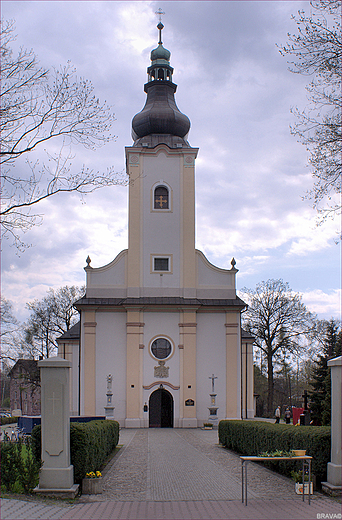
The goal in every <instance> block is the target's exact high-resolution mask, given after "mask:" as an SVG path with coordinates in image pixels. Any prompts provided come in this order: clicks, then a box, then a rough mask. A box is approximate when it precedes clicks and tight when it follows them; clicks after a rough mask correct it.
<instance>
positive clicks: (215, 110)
mask: <svg viewBox="0 0 342 520" xmlns="http://www.w3.org/2000/svg"><path fill="white" fill-rule="evenodd" d="M159 7H161V8H162V9H163V10H164V11H165V13H166V14H165V16H164V17H163V23H164V25H165V29H164V31H163V43H164V46H165V47H166V48H167V49H169V50H170V51H171V65H172V66H173V67H174V75H173V81H174V82H175V83H176V84H177V85H178V88H177V92H176V102H177V105H178V107H179V109H180V110H181V112H183V113H185V114H186V115H187V116H188V117H189V118H190V120H191V130H190V134H189V142H190V144H191V146H193V147H199V155H198V159H197V162H196V229H197V231H196V247H197V248H198V249H200V250H202V251H203V252H204V254H205V255H206V256H207V258H208V259H209V261H210V262H212V263H213V264H215V265H217V266H218V267H222V268H230V261H231V259H232V257H233V256H234V257H235V259H236V267H237V268H238V269H239V273H238V274H237V286H238V288H239V289H241V288H242V287H249V288H254V287H255V285H256V284H257V283H258V282H260V281H262V280H267V279H269V278H282V279H283V280H284V281H287V282H289V284H290V286H291V288H292V289H293V290H294V291H296V292H300V293H302V295H303V301H304V303H305V304H306V305H307V307H308V309H309V310H311V311H313V312H317V313H318V315H319V317H320V318H327V319H329V318H330V317H332V316H334V317H336V318H339V317H340V295H341V289H340V287H341V284H340V245H336V243H335V241H336V238H337V236H338V230H339V220H338V221H335V222H334V221H328V222H327V223H325V224H324V225H322V226H320V227H316V213H315V211H314V210H313V209H311V207H310V202H309V201H303V200H302V197H303V196H304V195H305V192H306V191H307V190H308V189H310V187H311V186H312V178H311V175H310V173H309V170H308V168H307V166H306V164H307V155H306V151H305V148H304V147H303V146H302V145H301V144H299V143H297V142H296V139H295V138H294V137H293V136H291V134H290V131H289V127H290V125H291V124H293V123H294V122H295V119H294V116H293V115H292V114H291V113H290V109H291V107H295V106H298V107H299V108H301V109H303V108H305V106H306V105H307V100H306V91H305V85H306V84H307V83H308V78H305V77H302V76H299V75H295V74H291V73H290V72H289V71H288V65H287V62H286V59H285V58H283V57H282V56H281V55H280V54H279V51H278V49H277V47H276V43H278V44H284V43H286V41H287V33H288V32H291V33H294V32H296V24H295V22H294V21H293V20H291V14H296V12H297V11H298V9H301V8H303V9H304V10H305V11H307V12H309V9H310V5H309V2H302V1H293V2H291V1H285V2H282V1H263V2H259V1H219V2H205V1H199V2H196V1H191V2H183V1H173V2H149V1H139V2H129V1H125V2H120V1H114V2H112V1H82V0H80V1H75V2H74V1H66V2H63V1H36V2H33V1H32V2H31V1H24V2H17V1H3V2H2V4H1V8H2V18H3V19H5V20H6V19H13V20H15V23H16V34H17V41H16V43H15V44H14V47H15V48H19V47H20V46H24V47H26V48H28V49H31V48H32V49H33V50H34V52H35V53H36V55H37V56H38V58H39V60H40V63H41V65H42V66H43V67H58V66H59V65H64V64H66V63H67V61H68V60H69V61H71V63H72V64H73V65H74V66H75V67H76V68H77V73H78V75H79V76H82V77H85V78H87V79H89V80H91V82H92V83H93V85H94V88H95V93H96V96H98V97H100V99H101V100H106V101H107V102H108V103H109V104H111V105H113V106H114V111H115V114H116V122H115V123H114V127H113V132H114V133H115V135H116V136H117V139H116V141H115V142H111V143H110V144H108V145H106V146H105V147H103V148H101V149H99V150H97V151H96V152H89V151H88V150H84V149H83V148H82V147H81V146H77V147H75V148H74V152H75V154H76V162H75V167H76V166H77V164H80V165H81V164H83V163H84V164H86V166H88V167H92V168H95V169H100V170H102V171H105V170H106V168H107V167H109V166H114V167H115V169H116V170H117V171H122V170H124V168H125V161H124V147H125V146H131V144H132V139H131V121H132V118H133V116H134V115H135V114H136V113H137V112H139V111H140V110H141V109H142V108H143V106H144V103H145V99H146V94H145V93H144V91H143V86H144V83H145V82H146V79H147V75H146V68H147V67H148V66H149V65H150V59H149V56H150V51H151V50H152V49H153V48H155V47H156V44H157V41H158V31H157V29H156V24H157V22H158V19H157V17H156V15H155V11H156V10H157V9H158V8H159ZM36 158H40V153H37V157H36ZM127 194H128V188H127V187H112V188H104V189H102V190H100V191H97V192H96V193H93V194H91V195H88V196H87V198H86V201H85V202H86V203H85V204H84V203H82V202H81V201H80V198H79V197H78V196H77V195H61V196H56V197H54V198H53V199H50V200H46V201H45V202H43V203H41V204H40V206H39V208H37V210H38V209H39V212H41V213H44V221H43V223H42V225H41V226H39V227H36V228H34V229H32V230H31V231H30V232H28V233H27V234H26V235H25V237H24V240H25V241H26V242H28V243H32V244H33V247H31V248H30V249H28V250H27V251H26V252H25V253H23V254H21V255H20V256H18V255H17V254H16V250H15V248H13V247H10V246H9V243H7V242H6V241H4V242H3V244H2V249H3V251H2V294H3V295H4V296H5V297H6V298H8V299H9V300H11V301H12V302H13V304H14V310H15V313H16V315H17V317H18V318H19V319H20V320H24V319H26V317H27V315H28V312H27V310H25V304H26V302H28V301H32V300H34V299H35V298H42V297H43V296H44V295H45V293H46V291H47V290H48V288H49V287H54V288H58V287H60V286H62V285H66V284H68V285H82V284H84V282H85V273H84V270H83V267H84V266H85V265H86V262H85V260H86V257H87V255H89V256H90V257H91V260H92V266H93V267H100V266H102V265H105V264H107V263H109V262H110V261H111V260H113V258H114V257H115V256H116V255H117V254H118V253H119V252H120V251H121V250H122V249H125V248H126V247H127Z"/></svg>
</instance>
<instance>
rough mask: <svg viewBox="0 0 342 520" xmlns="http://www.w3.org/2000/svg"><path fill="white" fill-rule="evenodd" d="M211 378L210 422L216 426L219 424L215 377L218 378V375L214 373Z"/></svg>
mask: <svg viewBox="0 0 342 520" xmlns="http://www.w3.org/2000/svg"><path fill="white" fill-rule="evenodd" d="M209 379H211V394H210V406H208V410H209V414H210V415H209V419H208V422H209V423H211V424H212V425H213V426H214V427H217V426H218V416H217V410H218V406H216V396H217V394H215V379H218V377H217V376H214V374H212V375H211V377H209Z"/></svg>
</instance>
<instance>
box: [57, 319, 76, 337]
mask: <svg viewBox="0 0 342 520" xmlns="http://www.w3.org/2000/svg"><path fill="white" fill-rule="evenodd" d="M79 337H80V322H79V321H78V322H77V323H76V324H75V325H73V326H72V327H70V329H69V330H67V331H66V332H64V334H62V336H59V337H58V338H57V342H59V341H66V340H70V339H78V338H79Z"/></svg>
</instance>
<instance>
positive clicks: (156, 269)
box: [126, 21, 198, 298]
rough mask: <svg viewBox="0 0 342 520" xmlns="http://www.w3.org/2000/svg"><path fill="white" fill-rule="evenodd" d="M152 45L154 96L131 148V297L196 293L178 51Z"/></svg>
mask: <svg viewBox="0 0 342 520" xmlns="http://www.w3.org/2000/svg"><path fill="white" fill-rule="evenodd" d="M163 27H164V26H163V24H162V23H161V21H159V23H158V25H157V28H158V31H159V41H158V47H157V48H156V49H153V50H152V51H151V65H150V66H149V67H148V69H147V75H148V81H147V83H146V84H145V85H144V91H145V92H146V94H147V99H146V103H145V106H144V108H143V109H142V110H141V112H139V113H138V114H136V115H135V116H134V118H133V120H132V137H133V140H134V144H133V146H131V147H126V165H127V173H128V175H129V179H130V185H129V224H128V230H129V231H128V236H129V238H128V259H127V296H128V297H136V298H138V297H161V296H163V297H185V298H191V297H195V287H196V279H195V181H194V174H195V158H196V156H197V152H198V149H197V148H192V147H191V146H190V145H189V143H188V141H187V136H188V133H189V130H190V120H189V118H188V117H187V116H186V115H185V114H182V113H181V112H180V110H179V109H178V107H177V105H176V101H175V92H176V89H177V85H176V84H175V83H173V81H172V76H173V68H172V67H171V65H170V56H171V53H170V51H168V50H167V49H165V48H164V47H163V43H162V30H163Z"/></svg>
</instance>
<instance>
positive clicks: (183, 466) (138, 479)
mask: <svg viewBox="0 0 342 520" xmlns="http://www.w3.org/2000/svg"><path fill="white" fill-rule="evenodd" d="M217 443H218V439H217V431H210V430H209V431H208V430H200V429H195V430H194V429H192V430H190V429H189V430H187V429H186V430H184V429H140V430H122V431H121V432H120V444H123V448H122V449H121V450H120V452H119V453H118V455H116V457H115V458H114V459H113V460H112V462H111V463H110V464H108V465H107V467H106V468H105V469H104V471H103V481H104V491H103V493H102V494H101V495H90V496H87V495H83V496H81V497H80V498H79V499H77V500H76V501H75V502H74V504H70V503H68V502H64V501H53V500H47V499H40V498H34V499H30V500H12V499H2V501H1V519H2V520H7V519H8V520H9V519H14V520H20V519H24V520H36V519H43V520H47V519H59V520H62V519H63V520H67V519H82V520H83V519H84V520H86V519H96V520H100V519H104V520H112V519H113V520H114V519H115V520H121V519H122V520H125V519H127V520H140V519H141V520H143V519H148V520H162V519H165V520H172V519H175V520H187V519H194V520H199V519H204V520H211V519H213V520H219V519H225V520H228V519H232V520H234V519H236V520H238V519H244V520H247V519H253V520H257V519H270V520H276V519H280V520H281V519H283V520H285V519H294V520H302V519H303V520H304V519H317V518H324V516H323V515H330V516H329V518H339V519H340V518H341V517H342V516H341V504H340V503H338V502H337V501H336V500H333V499H330V498H328V497H326V496H324V495H321V494H318V493H316V494H315V496H314V497H313V499H312V502H311V505H310V506H309V505H308V503H307V501H305V502H304V503H303V501H302V498H301V497H300V496H298V495H295V493H294V483H293V481H291V480H289V479H287V478H285V477H282V476H281V475H277V474H275V473H273V472H271V471H269V470H267V469H266V468H265V467H263V466H261V465H260V466H258V465H255V464H249V467H248V506H247V507H246V506H245V505H243V504H242V503H241V463H240V459H239V457H238V456H237V455H235V454H233V453H231V452H229V451H227V450H225V449H223V448H222V447H220V446H219V445H218V444H217ZM320 515H322V516H320ZM326 518H328V516H326Z"/></svg>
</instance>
